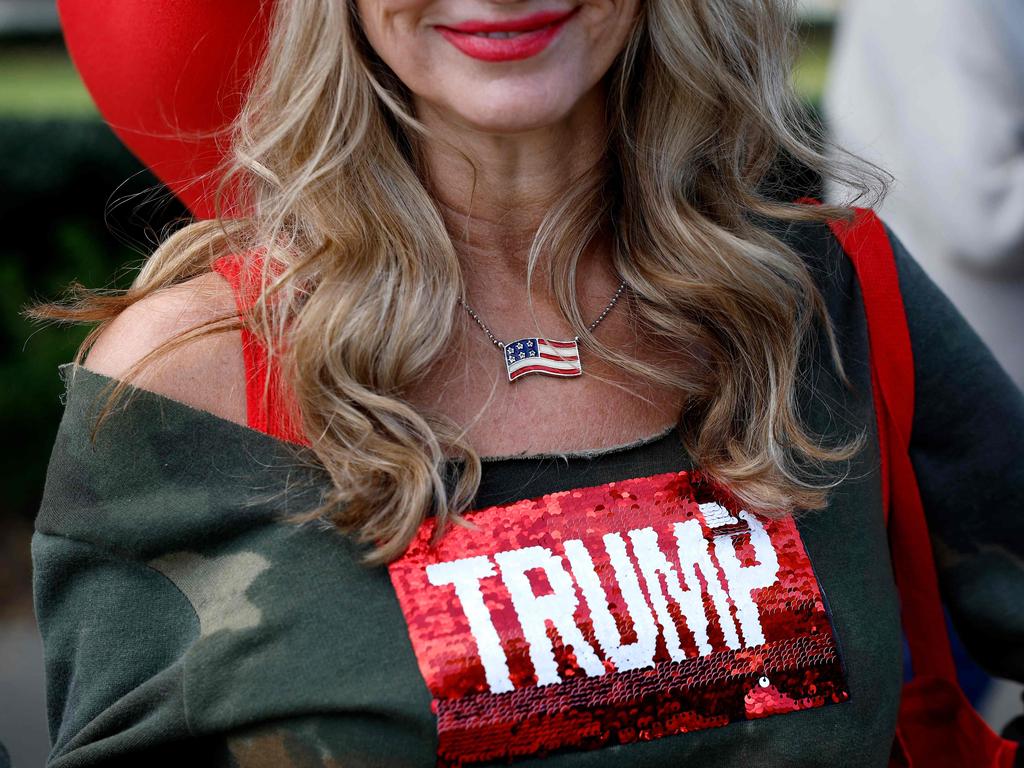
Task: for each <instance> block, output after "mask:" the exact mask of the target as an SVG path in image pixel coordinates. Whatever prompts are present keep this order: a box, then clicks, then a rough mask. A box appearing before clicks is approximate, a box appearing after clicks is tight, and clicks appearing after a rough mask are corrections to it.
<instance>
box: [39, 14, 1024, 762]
mask: <svg viewBox="0 0 1024 768" xmlns="http://www.w3.org/2000/svg"><path fill="white" fill-rule="evenodd" d="M784 10H785V9H784V8H783V6H782V3H778V2H774V1H771V0H762V1H761V2H755V3H736V2H732V0H711V1H706V2H678V1H677V0H660V1H659V0H651V1H650V2H646V3H640V2H639V0H581V1H579V2H573V3H562V4H550V3H532V2H529V3H504V2H496V1H491V2H488V1H485V0H474V1H473V2H468V1H467V2H457V1H456V0H357V2H356V3H355V4H354V6H351V7H349V6H346V5H345V4H343V3H334V2H326V0H293V2H289V3H281V4H279V6H278V8H277V11H276V18H275V25H274V27H273V30H272V32H271V36H270V44H269V49H268V53H267V57H266V59H265V62H264V64H263V65H262V67H261V68H260V70H259V72H258V73H257V76H256V78H255V81H254V85H253V88H252V92H251V94H250V95H249V97H248V101H247V102H246V105H245V108H244V109H243V112H242V114H241V116H240V117H239V119H238V121H237V124H236V131H235V133H234V140H233V160H234V165H233V166H232V168H231V172H230V173H229V174H228V176H227V177H226V179H227V181H226V182H225V188H227V186H228V184H229V183H230V182H232V181H233V182H237V185H238V188H239V189H240V190H241V191H242V197H241V199H240V200H241V201H240V202H239V203H238V207H237V208H235V209H234V210H233V215H232V216H231V217H226V218H225V220H224V221H222V222H220V223H217V222H214V223H199V224H193V225H191V226H189V227H186V228H185V229H184V230H182V231H180V232H179V233H177V234H175V235H174V236H173V237H171V238H170V239H169V240H168V241H167V242H166V243H164V244H163V245H162V246H161V248H160V249H159V250H158V251H157V252H156V253H155V254H154V255H153V256H152V257H151V258H150V260H149V262H148V263H147V265H146V267H145V268H144V269H143V271H142V273H141V274H140V275H139V277H138V279H137V280H136V283H135V285H134V286H133V288H132V290H131V291H129V292H128V293H127V294H126V295H125V296H123V297H118V298H111V297H107V296H102V295H98V294H96V293H89V292H85V293H84V294H83V295H82V296H81V297H80V299H79V302H78V303H77V304H72V305H70V306H67V307H60V306H57V305H52V306H50V307H48V308H47V307H44V308H40V309H38V310H37V315H38V316H48V317H63V318H71V319H83V320H84V319H88V320H96V319H98V318H99V319H103V320H105V321H106V322H104V323H103V324H102V325H101V326H100V328H98V329H97V331H96V332H95V333H94V334H93V335H92V336H91V337H90V338H89V339H88V340H87V341H86V343H85V344H84V345H83V353H80V354H79V356H78V359H77V360H76V363H81V362H84V366H83V365H68V366H65V367H62V372H63V373H64V374H65V375H66V376H67V377H68V379H67V380H68V383H69V390H68V400H67V410H66V413H65V418H64V422H63V423H62V427H61V432H60V434H59V435H58V440H57V445H56V446H55V453H54V459H53V460H52V461H51V465H50V474H49V476H48V482H47V491H46V497H45V498H44V502H43V507H42V509H41V511H40V515H39V519H38V520H37V532H36V537H35V539H34V549H33V554H34V558H35V567H36V606H37V613H38V615H39V621H40V627H41V631H42V633H43V636H44V641H45V643H46V646H47V659H48V706H49V709H50V717H51V735H52V737H53V740H54V749H53V752H52V754H51V760H50V763H51V764H52V765H55V766H60V765H69V766H70V765H90V764H96V765H101V764H104V765H105V764H114V763H120V762H124V763H131V764H153V763H156V762H160V761H164V762H167V763H175V764H177V763H184V762H189V763H198V764H203V763H209V764H219V765H240V766H251V765H296V766H306V765H345V766H350V765H351V766H356V765H426V764H433V763H435V762H440V763H442V764H467V765H468V764H481V763H489V762H508V761H521V762H523V763H525V764H530V763H532V762H533V761H537V760H545V761H547V764H551V765H611V764H615V765H618V764H623V763H625V764H642V765H677V764H681V763H684V762H687V761H689V762H691V763H694V764H702V765H727V764H729V765H731V764H738V763H743V762H747V763H749V762H753V761H754V760H756V762H757V763H758V764H761V765H798V764H800V765H817V764H822V765H825V764H828V765H833V766H836V765H858V766H862V765H883V764H885V762H886V761H887V760H888V758H889V755H890V751H891V749H892V746H893V733H894V727H895V719H896V712H897V707H898V704H899V700H900V695H899V686H900V648H901V645H900V635H899V616H898V610H897V599H898V596H897V593H896V590H895V587H894V584H893V578H892V570H891V568H890V566H889V555H888V550H887V546H886V530H885V523H884V513H883V508H882V493H881V488H880V483H879V475H878V456H879V448H878V442H877V436H876V435H875V433H874V429H873V426H872V425H873V424H874V418H875V415H874V412H873V409H872V400H871V386H870V374H869V371H868V368H867V360H868V348H867V336H866V329H865V324H864V315H863V307H862V306H861V303H860V299H859V293H858V291H857V286H856V281H855V278H854V275H853V272H852V269H851V266H850V264H849V262H848V261H847V259H846V258H845V256H844V254H843V251H842V249H841V248H840V247H839V245H838V243H837V242H836V240H835V239H834V238H833V237H832V236H831V234H830V233H829V229H828V228H827V226H826V225H825V222H826V221H827V220H829V219H830V218H832V217H836V216H841V215H843V214H844V213H846V211H845V210H844V209H840V208H834V207H827V206H821V207H817V206H809V205H800V204H795V203H788V202H785V203H780V202H774V201H772V199H771V198H770V197H769V196H768V192H769V191H770V183H769V182H768V180H767V179H768V174H769V171H770V170H771V168H772V167H773V165H774V163H775V161H776V160H777V158H778V155H779V154H780V153H782V152H785V153H788V154H790V155H792V156H793V157H795V158H796V159H797V160H798V161H800V162H803V163H805V164H807V165H809V166H810V167H812V168H817V169H818V170H819V171H821V172H822V173H825V174H831V175H836V174H843V173H845V172H844V171H843V169H841V168H837V167H833V166H830V165H827V164H825V162H824V161H823V160H822V158H821V157H820V155H819V154H818V153H817V152H816V151H815V150H814V149H813V148H812V137H810V136H808V135H807V134H806V132H805V131H804V129H802V128H801V127H800V122H799V120H798V119H797V115H798V113H797V110H796V108H795V106H794V101H793V97H792V95H791V94H790V93H789V91H788V88H787V86H786V82H787V75H788V69H787V67H788V64H789V58H788V56H789V45H790V43H791V36H790V28H789V25H788V17H787V15H786V14H785V13H784ZM852 173H853V171H849V173H848V174H847V175H849V174H852ZM862 184H863V186H864V187H865V189H866V188H867V184H866V183H863V182H862ZM891 241H892V246H893V248H894V250H895V252H896V256H897V265H898V268H899V278H900V287H901V289H902V290H903V292H904V295H905V298H906V301H907V312H908V319H909V322H910V326H911V332H912V338H913V341H914V351H915V366H916V374H917V379H918V380H917V392H918V402H917V410H916V413H915V424H914V432H915V434H914V437H915V443H914V445H913V446H912V448H913V450H914V457H915V459H916V464H917V469H918V471H919V473H920V475H921V477H920V480H921V484H922V488H923V491H924V494H925V496H926V502H927V505H928V509H929V516H930V517H929V521H930V523H931V524H932V526H933V535H934V538H935V540H936V541H937V542H938V547H939V552H940V554H941V555H942V557H941V559H940V564H941V565H942V566H943V577H944V584H945V586H946V588H947V589H946V597H947V599H948V601H949V604H950V608H951V610H952V611H953V614H954V616H955V618H956V619H957V621H958V624H959V626H960V628H961V630H962V631H963V632H964V634H965V635H966V638H967V641H968V643H969V644H970V646H971V648H972V649H973V650H974V651H975V653H976V654H977V655H978V657H979V660H981V661H982V662H983V663H985V664H986V665H987V666H988V667H989V668H990V669H991V670H992V671H993V672H995V673H997V674H1003V675H1007V676H1015V677H1017V678H1018V679H1020V678H1022V677H1024V669H1022V667H1021V659H1020V653H1019V652H1017V650H1018V649H1019V648H1020V647H1021V644H1022V640H1024V618H1022V617H1021V616H1019V615H1018V614H1017V613H1015V612H1014V611H1013V610H1012V609H1007V608H1006V606H1012V605H1013V604H1014V603H1013V601H1014V599H1015V598H1016V597H1017V596H1019V594H1020V589H1021V586H1022V585H1024V572H1022V570H1021V567H1020V563H1021V562H1024V561H1022V559H1021V558H1020V555H1021V554H1022V550H1024V535H1022V530H1021V523H1020V521H1019V520H1018V519H1017V518H1016V517H1014V516H1012V515H1000V514H995V513H994V510H993V506H994V505H1001V506H1003V507H1005V508H1013V505H1017V506H1018V507H1019V506H1020V503H1021V502H1022V500H1024V475H1022V470H1021V469H1020V466H1019V464H1018V463H1016V462H1015V461H1014V456H1015V454H1016V453H1018V451H1015V450H1014V449H1016V448H1020V447H1021V446H1020V440H1021V437H1020V435H1021V434H1024V429H1021V427H1024V402H1022V397H1021V394H1020V392H1019V391H1017V390H1016V389H1014V387H1013V385H1012V384H1011V383H1010V381H1009V380H1008V379H1007V377H1006V375H1005V373H1004V372H1003V371H1002V370H1001V369H1000V368H999V367H998V365H997V364H996V363H995V362H994V361H993V360H992V358H991V355H990V354H989V353H988V351H987V349H986V348H985V347H984V346H983V345H982V344H981V343H980V342H979V341H978V339H977V337H976V336H974V335H973V334H972V332H971V331H970V329H969V328H968V327H967V326H966V324H965V323H964V322H963V320H962V318H960V317H959V316H958V315H957V314H956V313H955V311H953V310H952V309H951V307H950V305H949V304H948V302H947V301H946V300H945V299H944V297H943V296H942V295H941V293H939V292H938V291H937V290H936V289H935V288H934V286H933V285H932V284H931V283H930V282H928V280H927V279H926V278H925V277H924V276H923V274H922V273H921V272H920V270H919V269H918V268H917V266H916V264H915V263H914V261H913V260H912V259H911V258H910V256H909V255H908V254H907V253H906V252H905V250H903V249H902V247H901V246H900V244H899V243H898V241H896V240H895V238H891ZM538 275H539V277H540V279H539V280H534V279H533V278H534V277H537V276H538ZM236 313H237V314H240V315H241V316H242V319H243V321H244V325H243V326H242V327H241V329H240V332H239V334H236V333H234V332H233V331H234V330H239V323H238V321H237V318H236V317H235V316H236ZM195 329H200V330H195ZM228 330H230V331H232V332H231V333H228V332H226V331H228ZM165 343H168V347H164V344H165ZM171 347H173V348H171ZM85 350H88V357H84V351H85ZM129 381H130V382H132V383H133V384H135V385H136V388H135V389H132V390H131V394H132V398H131V400H130V401H129V403H128V405H126V406H125V407H124V408H122V409H120V410H114V409H113V408H110V407H104V408H103V409H102V410H101V411H100V412H99V414H98V415H100V416H101V417H103V421H104V422H105V423H104V424H102V425H101V426H100V427H99V429H98V431H97V432H96V433H95V434H94V435H93V436H94V437H95V443H92V442H90V440H89V439H88V438H89V437H90V428H91V427H92V425H93V417H94V416H96V415H97V412H96V411H94V410H93V405H94V403H96V402H97V401H96V399H95V395H97V394H100V393H101V392H102V391H105V389H106V388H107V386H108V385H113V384H115V383H116V384H117V387H116V389H115V390H114V394H117V393H118V392H122V391H127V389H128V388H127V386H126V382H129ZM239 425H245V426H248V427H253V429H245V428H243V427H240V426H239ZM698 468H699V469H698ZM967 477H969V478H971V481H970V483H969V484H968V482H966V481H965V478H967ZM1018 517H1019V516H1018ZM302 521H307V522H316V523H317V524H316V525H295V523H296V522H302ZM339 532H340V533H341V534H342V535H338V534H339ZM1003 553H1005V554H1003ZM1014 558H1016V559H1014ZM977 590H984V599H975V597H976V595H977ZM1001 606H1002V607H1001ZM76 629H78V630H79V631H78V632H77V634H76V632H75V630H76Z"/></svg>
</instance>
